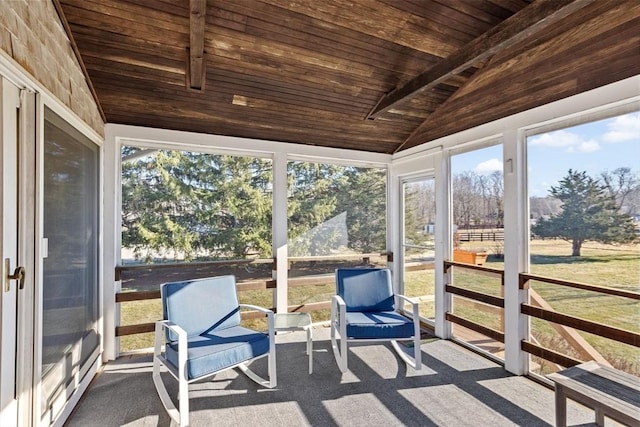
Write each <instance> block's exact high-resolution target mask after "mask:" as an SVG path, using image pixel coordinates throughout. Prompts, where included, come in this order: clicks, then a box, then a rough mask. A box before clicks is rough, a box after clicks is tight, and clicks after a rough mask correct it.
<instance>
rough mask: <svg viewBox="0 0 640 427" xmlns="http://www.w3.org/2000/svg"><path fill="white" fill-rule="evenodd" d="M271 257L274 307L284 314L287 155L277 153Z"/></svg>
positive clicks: (285, 304)
mask: <svg viewBox="0 0 640 427" xmlns="http://www.w3.org/2000/svg"><path fill="white" fill-rule="evenodd" d="M272 203H273V218H272V220H271V221H272V227H273V236H272V239H273V255H274V256H275V257H276V271H275V272H274V273H273V278H274V279H275V280H276V282H277V284H278V285H277V288H276V293H275V298H274V299H275V301H274V302H275V307H276V311H277V312H278V313H286V312H287V307H288V304H289V300H288V283H287V282H288V278H289V271H288V262H287V258H288V252H287V154H286V153H285V152H283V151H277V152H276V153H274V156H273V202H272Z"/></svg>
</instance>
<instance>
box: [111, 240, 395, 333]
mask: <svg viewBox="0 0 640 427" xmlns="http://www.w3.org/2000/svg"><path fill="white" fill-rule="evenodd" d="M374 257H386V260H387V262H389V261H390V260H393V254H392V253H391V252H384V253H366V254H353V255H332V256H310V257H290V258H289V259H288V262H289V264H291V263H296V262H322V261H356V260H361V262H362V263H363V264H368V263H369V262H370V260H371V258H374ZM252 264H254V265H257V264H271V265H272V270H273V271H275V269H276V259H274V258H260V259H236V260H221V261H206V262H193V263H166V264H144V265H119V266H116V268H115V280H116V281H120V280H123V276H125V275H126V273H127V272H136V271H149V272H150V271H154V270H162V269H174V270H175V269H177V270H193V269H199V268H207V267H228V266H234V265H235V266H249V265H252ZM333 276H334V275H333V274H325V275H319V276H312V277H290V278H289V279H288V286H289V287H298V286H313V285H319V284H325V283H327V282H328V281H332V280H334V279H333ZM158 285H160V283H158ZM236 286H237V288H238V292H243V291H251V290H266V289H276V288H277V283H276V280H273V279H265V280H246V281H239V282H238V283H237V285H236ZM159 298H160V290H159V289H154V290H142V291H124V292H117V293H116V295H115V302H116V303H118V304H121V303H127V302H132V301H144V300H155V299H159ZM329 308H330V301H321V302H313V303H306V304H301V305H290V306H289V307H288V310H289V311H290V312H294V311H302V312H314V311H318V310H324V309H329ZM272 309H274V308H273V307H272ZM241 315H242V318H243V319H252V318H258V317H262V316H263V315H262V314H261V313H258V312H252V311H243V312H242V314H241ZM154 327H155V326H154V323H153V322H147V323H139V324H133V325H123V326H116V331H115V335H116V337H122V336H126V335H134V334H142V333H148V332H153V330H154Z"/></svg>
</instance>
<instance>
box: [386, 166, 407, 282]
mask: <svg viewBox="0 0 640 427" xmlns="http://www.w3.org/2000/svg"><path fill="white" fill-rule="evenodd" d="M401 192H402V189H401V185H400V179H398V177H397V176H395V175H394V174H393V170H392V168H391V166H389V167H388V168H387V239H386V248H387V250H388V251H391V252H392V253H393V262H388V263H387V267H389V269H390V270H391V273H392V274H391V278H392V281H393V290H394V292H396V293H404V289H403V286H402V284H401V283H400V278H401V276H402V274H400V271H401V268H402V242H401V239H400V237H401V236H402V231H401V221H402V214H401V213H400V206H401V203H400V198H401V197H402V195H401Z"/></svg>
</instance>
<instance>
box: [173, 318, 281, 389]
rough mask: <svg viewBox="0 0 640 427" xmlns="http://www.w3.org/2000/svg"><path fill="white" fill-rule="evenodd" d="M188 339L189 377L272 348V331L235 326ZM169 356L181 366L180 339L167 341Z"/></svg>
mask: <svg viewBox="0 0 640 427" xmlns="http://www.w3.org/2000/svg"><path fill="white" fill-rule="evenodd" d="M187 342H188V352H187V353H188V357H187V359H188V361H187V377H188V379H190V380H191V379H194V378H199V377H202V376H203V375H207V374H212V373H214V372H217V371H219V370H221V369H225V368H228V367H230V366H233V365H236V364H238V363H241V362H244V361H247V360H250V359H253V358H254V357H258V356H261V355H263V354H266V353H268V352H269V337H268V335H266V334H264V333H262V332H257V331H253V330H251V329H247V328H243V327H242V326H234V327H231V328H227V329H220V330H215V331H213V332H208V333H204V334H202V335H198V336H195V337H191V338H189V339H188V340H187ZM166 357H167V360H168V361H169V362H170V363H171V364H172V365H174V366H175V367H178V342H177V341H174V342H171V343H168V344H167V347H166Z"/></svg>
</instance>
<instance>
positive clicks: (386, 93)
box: [53, 0, 640, 153]
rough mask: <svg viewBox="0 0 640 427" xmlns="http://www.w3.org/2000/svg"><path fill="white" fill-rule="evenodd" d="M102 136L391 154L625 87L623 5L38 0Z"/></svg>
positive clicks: (634, 55)
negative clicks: (87, 91) (83, 79)
mask: <svg viewBox="0 0 640 427" xmlns="http://www.w3.org/2000/svg"><path fill="white" fill-rule="evenodd" d="M53 1H54V3H56V5H57V7H58V8H59V9H61V11H62V16H63V17H64V18H65V19H66V20H67V21H68V23H69V28H70V29H71V33H72V36H73V38H74V40H75V43H76V45H77V47H78V50H79V52H80V57H81V59H82V61H83V62H84V64H85V67H86V69H87V73H88V76H89V78H90V81H91V82H92V84H93V86H94V87H95V91H96V94H97V98H98V100H99V102H100V104H101V106H102V109H103V110H104V113H105V116H106V120H107V122H109V123H122V124H131V125H138V126H149V127H155V128H167V129H176V130H186V131H193V132H203V133H209V134H219V135H231V136H239V137H249V138H259V139H265V140H274V141H284V142H291V143H298V144H310V145H318V146H327V147H339V148H347V149H354V150H364V151H370V152H378V153H394V152H397V151H400V150H404V149H407V148H410V147H414V146H416V145H419V144H423V143H428V142H429V141H431V140H433V139H435V138H438V137H442V136H445V135H448V134H451V133H455V132H458V131H461V130H464V129H467V128H470V127H473V126H476V125H479V124H482V123H485V122H488V121H492V120H495V119H498V118H500V117H504V116H507V115H510V114H513V113H517V112H520V111H523V110H526V109H529V108H532V107H536V106H539V105H543V104H545V103H548V102H551V101H555V100H557V99H560V98H563V97H567V96H571V95H574V94H577V93H580V92H583V91H586V90H590V89H593V88H596V87H598V86H602V85H605V84H608V83H611V82H615V81H618V80H621V79H624V78H626V77H630V76H634V75H637V74H640V47H639V46H640V2H639V1H638V0H596V1H592V0H544V1H541V0H53Z"/></svg>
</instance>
